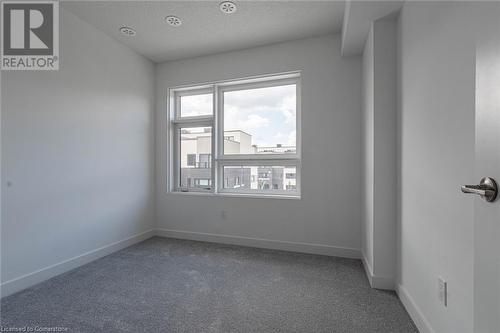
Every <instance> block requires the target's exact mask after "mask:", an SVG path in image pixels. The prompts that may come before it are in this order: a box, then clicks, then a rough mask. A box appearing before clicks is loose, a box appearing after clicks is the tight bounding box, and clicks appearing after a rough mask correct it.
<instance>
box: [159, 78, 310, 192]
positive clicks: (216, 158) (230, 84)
mask: <svg viewBox="0 0 500 333" xmlns="http://www.w3.org/2000/svg"><path fill="white" fill-rule="evenodd" d="M289 84H295V85H296V89H297V90H296V103H297V104H296V127H295V128H296V135H297V139H296V153H295V154H290V153H282V154H274V153H273V154H228V155H224V153H223V149H224V123H223V121H224V101H223V98H224V92H227V91H237V90H249V89H258V88H265V87H273V86H283V85H289ZM204 93H212V94H213V115H208V116H205V115H203V116H190V117H181V110H180V98H181V97H182V96H189V95H198V94H204ZM167 95H168V103H167V119H168V125H167V136H168V138H169V145H168V148H167V149H168V152H167V156H168V159H169V160H168V162H169V163H167V165H168V169H167V189H168V191H169V192H172V193H175V192H183V193H185V192H189V193H191V192H201V193H206V194H220V195H225V194H228V195H234V196H258V197H272V196H278V197H293V198H300V194H301V186H300V185H301V179H302V177H301V175H302V173H301V153H302V145H301V141H302V140H301V78H300V71H294V72H287V73H281V74H271V75H263V76H255V77H251V78H244V79H235V80H226V81H217V82H210V83H206V84H202V85H189V86H187V85H186V86H179V87H172V88H169V89H168V92H167ZM186 127H211V128H212V150H211V166H212V187H211V188H205V189H203V188H181V187H180V179H181V178H180V170H181V168H180V163H181V158H180V144H181V142H180V129H181V128H186ZM224 166H285V167H295V168H296V179H295V181H296V190H294V191H290V190H288V191H287V190H286V189H285V188H284V189H283V190H274V189H268V190H258V189H253V190H248V189H247V190H241V189H227V188H226V189H225V188H224V178H223V172H224ZM283 177H286V175H285V173H283Z"/></svg>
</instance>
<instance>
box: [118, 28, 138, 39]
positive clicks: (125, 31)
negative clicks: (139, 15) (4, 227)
mask: <svg viewBox="0 0 500 333" xmlns="http://www.w3.org/2000/svg"><path fill="white" fill-rule="evenodd" d="M119 30H120V32H121V33H122V35H125V36H128V37H133V36H135V35H136V34H137V33H136V32H135V30H134V29H132V28H130V27H121V28H120V29H119Z"/></svg>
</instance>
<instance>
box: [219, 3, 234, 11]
mask: <svg viewBox="0 0 500 333" xmlns="http://www.w3.org/2000/svg"><path fill="white" fill-rule="evenodd" d="M219 8H220V11H221V12H223V13H224V14H232V13H234V12H235V11H236V4H235V3H234V2H231V1H223V2H221V3H220V5H219Z"/></svg>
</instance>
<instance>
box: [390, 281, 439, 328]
mask: <svg viewBox="0 0 500 333" xmlns="http://www.w3.org/2000/svg"><path fill="white" fill-rule="evenodd" d="M396 292H397V294H398V296H399V299H400V300H401V303H403V305H404V307H405V308H406V311H408V313H409V315H410V317H411V319H413V321H414V322H415V325H417V328H418V330H419V331H420V333H435V331H434V330H433V329H432V327H431V325H430V324H429V321H428V320H427V319H426V318H425V317H424V315H423V313H422V311H421V310H420V308H419V307H418V306H417V304H416V303H415V301H414V300H413V298H412V297H411V296H410V294H409V293H408V291H407V290H406V288H405V287H403V286H402V285H401V284H398V285H397V288H396Z"/></svg>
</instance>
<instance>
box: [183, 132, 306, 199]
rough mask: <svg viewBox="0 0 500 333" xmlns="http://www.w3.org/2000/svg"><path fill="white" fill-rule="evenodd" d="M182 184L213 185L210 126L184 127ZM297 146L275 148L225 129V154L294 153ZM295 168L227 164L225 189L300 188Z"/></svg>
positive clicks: (244, 133) (224, 176) (206, 186)
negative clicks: (260, 145)
mask: <svg viewBox="0 0 500 333" xmlns="http://www.w3.org/2000/svg"><path fill="white" fill-rule="evenodd" d="M180 135H181V147H180V152H181V177H180V181H181V187H184V188H210V187H212V186H213V184H212V162H211V160H212V156H211V153H212V131H211V127H193V128H182V129H181V134H180ZM295 152H296V147H295V146H284V145H281V144H277V145H276V146H275V147H259V146H257V145H252V135H250V134H248V133H246V132H244V131H242V130H226V131H225V132H224V154H273V153H274V154H276V153H280V154H283V153H295ZM296 173H297V170H296V167H295V166H292V167H286V166H225V167H224V171H223V188H224V189H252V190H288V191H294V190H296V188H297V183H296Z"/></svg>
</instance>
